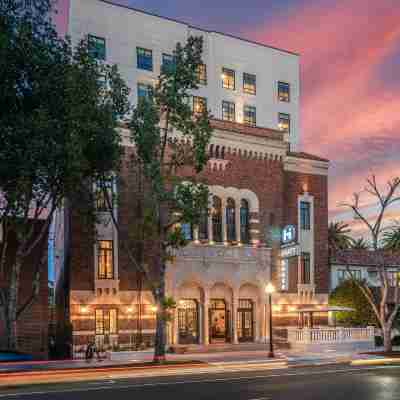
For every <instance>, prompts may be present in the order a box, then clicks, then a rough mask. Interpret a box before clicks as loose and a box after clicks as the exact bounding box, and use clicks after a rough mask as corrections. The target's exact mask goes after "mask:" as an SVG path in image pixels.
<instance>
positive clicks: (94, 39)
mask: <svg viewBox="0 0 400 400" xmlns="http://www.w3.org/2000/svg"><path fill="white" fill-rule="evenodd" d="M88 52H89V54H90V55H91V56H92V57H93V58H95V59H97V60H102V61H105V59H106V39H104V38H102V37H99V36H94V35H88Z"/></svg>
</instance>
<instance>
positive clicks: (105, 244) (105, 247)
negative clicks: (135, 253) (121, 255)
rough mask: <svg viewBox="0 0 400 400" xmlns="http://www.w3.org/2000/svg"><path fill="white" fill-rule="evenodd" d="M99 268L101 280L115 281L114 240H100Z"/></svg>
mask: <svg viewBox="0 0 400 400" xmlns="http://www.w3.org/2000/svg"><path fill="white" fill-rule="evenodd" d="M97 268H98V278H99V279H114V260H113V242H112V240H99V241H98V242H97Z"/></svg>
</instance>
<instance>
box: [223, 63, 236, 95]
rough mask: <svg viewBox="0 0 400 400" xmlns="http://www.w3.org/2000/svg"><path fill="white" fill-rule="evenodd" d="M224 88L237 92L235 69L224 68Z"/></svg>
mask: <svg viewBox="0 0 400 400" xmlns="http://www.w3.org/2000/svg"><path fill="white" fill-rule="evenodd" d="M222 87H223V88H224V89H230V90H235V71H234V70H233V69H228V68H222Z"/></svg>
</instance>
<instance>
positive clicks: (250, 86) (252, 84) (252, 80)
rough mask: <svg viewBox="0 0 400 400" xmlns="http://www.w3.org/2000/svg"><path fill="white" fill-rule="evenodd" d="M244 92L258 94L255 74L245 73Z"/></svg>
mask: <svg viewBox="0 0 400 400" xmlns="http://www.w3.org/2000/svg"><path fill="white" fill-rule="evenodd" d="M243 92H244V93H247V94H256V76H255V75H253V74H247V73H246V72H245V73H244V74H243Z"/></svg>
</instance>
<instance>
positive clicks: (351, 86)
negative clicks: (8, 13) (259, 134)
mask: <svg viewBox="0 0 400 400" xmlns="http://www.w3.org/2000/svg"><path fill="white" fill-rule="evenodd" d="M59 1H61V4H60V6H59V15H58V17H57V18H58V24H59V25H60V26H61V27H62V29H63V27H65V24H66V12H65V6H66V2H67V1H68V0H59ZM118 2H119V3H120V4H125V5H130V6H133V7H136V8H140V9H143V10H146V11H151V12H154V13H156V14H160V15H163V16H168V17H172V18H176V19H181V20H183V21H185V22H188V23H190V24H192V25H196V26H199V27H204V28H207V29H212V30H217V31H222V32H227V33H232V34H235V35H240V36H243V37H245V38H249V39H253V40H257V41H260V42H263V43H265V44H269V45H273V46H276V47H281V48H284V49H287V50H292V51H295V52H298V53H300V54H301V75H302V89H301V135H302V143H301V147H302V149H303V150H304V151H307V152H312V153H316V154H318V155H321V156H323V157H326V158H329V159H330V160H331V161H332V167H331V173H330V191H329V196H330V198H329V203H330V210H331V213H334V212H335V210H336V206H337V203H338V202H339V201H342V200H343V199H345V198H346V197H348V196H350V195H351V194H352V192H354V191H356V190H359V189H362V186H363V180H364V178H365V177H366V176H367V175H368V174H369V173H371V172H374V173H375V174H376V175H377V176H378V178H379V179H380V180H382V181H384V180H385V179H387V178H389V177H392V176H395V175H400V168H399V167H400V22H399V21H400V1H399V0H370V1H368V0H246V1H236V0H233V1H232V0H229V1H228V0H218V1H215V0H202V1H192V0H119V1H117V0H115V3H118ZM267 67H268V66H266V68H267Z"/></svg>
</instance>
